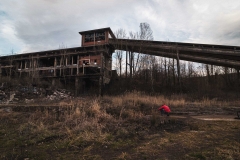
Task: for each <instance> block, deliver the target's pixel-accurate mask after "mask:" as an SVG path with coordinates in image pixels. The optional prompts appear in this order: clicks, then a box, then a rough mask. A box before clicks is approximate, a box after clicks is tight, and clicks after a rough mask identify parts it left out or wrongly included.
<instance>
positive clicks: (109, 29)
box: [78, 27, 116, 39]
mask: <svg viewBox="0 0 240 160" xmlns="http://www.w3.org/2000/svg"><path fill="white" fill-rule="evenodd" d="M103 30H108V31H109V33H110V35H111V36H112V38H114V39H116V37H115V35H114V33H113V32H112V30H111V28H110V27H106V28H100V29H93V30H87V31H81V32H78V33H79V34H81V35H82V34H83V33H90V32H94V31H103Z"/></svg>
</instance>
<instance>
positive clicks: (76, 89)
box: [75, 77, 79, 96]
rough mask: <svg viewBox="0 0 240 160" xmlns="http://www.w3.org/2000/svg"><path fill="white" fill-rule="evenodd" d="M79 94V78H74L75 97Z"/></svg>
mask: <svg viewBox="0 0 240 160" xmlns="http://www.w3.org/2000/svg"><path fill="white" fill-rule="evenodd" d="M78 94H79V77H75V96H78Z"/></svg>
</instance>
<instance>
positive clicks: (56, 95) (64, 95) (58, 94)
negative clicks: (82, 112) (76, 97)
mask: <svg viewBox="0 0 240 160" xmlns="http://www.w3.org/2000/svg"><path fill="white" fill-rule="evenodd" d="M71 98H72V96H71V93H70V92H68V91H66V90H64V89H62V90H60V89H58V90H55V91H53V93H52V94H51V95H48V96H47V97H46V100H48V101H56V100H63V99H71Z"/></svg>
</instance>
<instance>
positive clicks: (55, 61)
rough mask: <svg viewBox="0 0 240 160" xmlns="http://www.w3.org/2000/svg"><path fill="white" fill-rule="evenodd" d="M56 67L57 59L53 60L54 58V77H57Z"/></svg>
mask: <svg viewBox="0 0 240 160" xmlns="http://www.w3.org/2000/svg"><path fill="white" fill-rule="evenodd" d="M56 67H57V58H56V57H55V58H54V77H56V76H57V73H56Z"/></svg>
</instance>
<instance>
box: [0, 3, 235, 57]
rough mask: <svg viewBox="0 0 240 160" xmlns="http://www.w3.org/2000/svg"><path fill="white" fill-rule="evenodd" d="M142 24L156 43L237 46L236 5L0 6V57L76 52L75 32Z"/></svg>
mask: <svg viewBox="0 0 240 160" xmlns="http://www.w3.org/2000/svg"><path fill="white" fill-rule="evenodd" d="M142 22H146V23H148V24H150V26H151V28H152V30H153V36H154V40H157V41H172V42H192V43H211V44H222V45H236V46H240V0H121V1H120V0H0V55H7V54H10V53H11V52H12V50H13V52H14V53H24V52H32V51H43V50H49V49H58V48H59V45H64V46H67V47H77V46H80V41H81V37H80V35H79V34H78V32H79V31H85V30H91V29H98V28H105V27H111V29H112V30H113V32H115V31H116V30H117V29H119V28H123V29H125V30H126V31H127V33H128V32H129V31H133V32H137V31H139V24H140V23H142Z"/></svg>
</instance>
